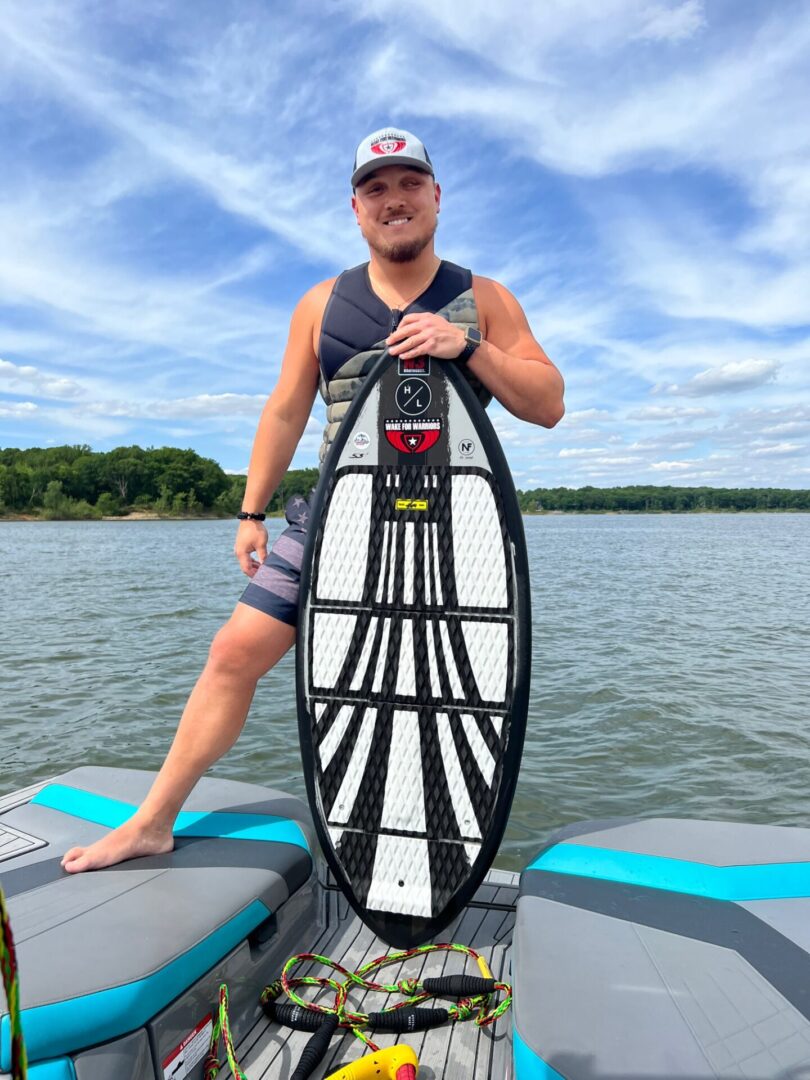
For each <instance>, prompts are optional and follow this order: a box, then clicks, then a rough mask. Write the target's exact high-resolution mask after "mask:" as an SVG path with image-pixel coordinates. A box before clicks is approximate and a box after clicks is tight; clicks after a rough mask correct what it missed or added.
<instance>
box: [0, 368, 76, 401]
mask: <svg viewBox="0 0 810 1080" xmlns="http://www.w3.org/2000/svg"><path fill="white" fill-rule="evenodd" d="M0 390H5V391H6V392H7V393H12V394H34V395H36V396H38V397H46V398H75V397H79V396H80V395H81V393H82V387H81V386H80V385H79V384H78V383H77V382H74V381H73V380H72V379H66V378H64V377H63V376H61V375H47V374H45V373H44V372H42V371H39V370H38V369H37V368H35V367H32V366H31V365H30V364H13V363H12V362H11V361H10V360H0Z"/></svg>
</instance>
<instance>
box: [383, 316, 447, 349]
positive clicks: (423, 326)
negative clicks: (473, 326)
mask: <svg viewBox="0 0 810 1080" xmlns="http://www.w3.org/2000/svg"><path fill="white" fill-rule="evenodd" d="M385 343H386V345H387V346H388V351H389V352H390V353H391V355H392V356H402V357H404V358H405V359H406V360H410V359H412V358H413V357H414V356H435V357H437V358H440V359H442V360H455V359H456V357H457V356H459V355H460V353H461V351H462V350H463V348H464V346H465V345H466V343H467V341H466V338H465V336H464V331H463V330H462V329H461V327H460V326H455V325H454V324H453V323H451V322H448V321H447V319H443V318H442V316H441V315H433V314H432V313H430V312H413V313H412V314H411V315H406V316H405V317H404V319H403V320H402V322H401V323H400V324H399V326H398V327H397V328H396V330H395V331H394V332H393V334H391V335H389V337H387V338H386V339H385Z"/></svg>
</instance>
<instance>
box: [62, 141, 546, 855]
mask: <svg viewBox="0 0 810 1080" xmlns="http://www.w3.org/2000/svg"><path fill="white" fill-rule="evenodd" d="M351 182H352V188H353V191H354V194H353V197H352V208H353V210H354V213H355V217H356V219H357V224H358V226H359V227H360V230H361V232H362V234H363V237H364V239H365V240H366V242H367V244H368V247H369V262H368V263H367V264H364V265H363V266H360V267H355V268H354V269H352V270H347V271H345V272H344V273H343V274H341V275H340V276H339V277H337V278H329V279H328V280H326V281H322V282H321V283H320V284H318V285H316V286H315V287H314V288H312V289H310V290H309V292H307V293H306V294H305V295H304V297H303V298H302V299H301V300H300V302H299V303H298V305H297V307H296V308H295V311H294V312H293V316H292V321H291V324H290V334H289V338H288V341H287V346H286V349H285V352H284V358H283V361H282V366H281V374H280V376H279V380H278V383H277V384H276V386H275V389H274V390H273V392H272V394H271V395H270V397H269V399H268V401H267V404H266V405H265V407H264V411H263V412H262V415H261V419H260V420H259V426H258V430H257V432H256V438H255V441H254V444H253V452H252V454H251V459H250V467H249V469H248V480H247V485H246V488H245V498H244V502H243V510H242V512H241V513H240V514H239V518H240V524H239V530H238V533H237V537H236V544H235V547H234V552H235V554H236V557H237V559H238V560H239V564H240V566H241V567H242V570H243V571H244V573H245V574H246V575H247V576H248V577H249V578H250V582H249V583H248V585H247V587H246V589H245V592H244V594H243V595H242V598H241V600H240V602H239V603H238V604H237V605H236V608H235V610H234V612H233V614H232V615H231V617H230V618H229V620H228V622H227V623H225V625H224V626H223V627H222V628H221V630H219V632H218V633H217V634H216V636H215V638H214V640H213V642H212V645H211V650H210V653H209V656H208V661H207V663H206V665H205V668H204V670H203V672H202V674H201V676H200V678H199V680H198V681H197V684H196V686H195V687H194V689H193V691H192V693H191V696H190V697H189V700H188V703H187V704H186V707H185V710H184V711H183V715H182V717H181V720H180V724H179V727H178V729H177V733H176V735H175V737H174V742H173V743H172V746H171V749H170V751H169V753H168V756H167V757H166V760H165V762H164V763H163V766H162V768H161V770H160V772H159V774H158V776H157V778H156V779H155V782H154V784H153V786H152V789H151V791H150V792H149V794H148V795H147V797H146V799H145V800H144V802H143V804H142V806H141V807H140V808H139V809H138V810H137V811H136V813H135V814H134V815H133V817H131V818H130V819H129V821H127V822H126V823H125V824H123V825H121V826H120V827H119V828H117V829H115V830H113V831H112V832H110V833H109V834H108V835H107V836H105V837H104V838H103V839H101V840H99V841H97V842H96V843H95V844H92V845H91V846H89V847H86V848H73V849H72V850H71V851H69V852H67V854H66V855H65V856H64V858H63V860H62V865H63V867H64V868H65V869H66V870H67V871H69V872H71V873H77V872H80V871H83V870H92V869H97V868H100V867H103V866H110V865H112V864H114V863H117V862H121V861H122V860H124V859H131V858H135V857H137V856H141V855H153V854H157V853H162V852H166V851H170V850H171V849H172V847H173V845H174V841H173V837H172V827H173V824H174V821H175V818H176V817H177V814H178V813H179V811H180V808H181V807H182V805H183V803H184V802H185V800H186V798H187V797H188V795H189V793H190V792H191V790H192V788H193V787H194V785H195V784H196V783H197V781H198V780H199V778H200V777H201V776H202V775H203V773H204V772H205V771H206V769H208V768H210V766H211V765H213V764H214V762H215V761H217V760H218V759H219V758H220V757H221V756H222V755H223V754H224V753H225V752H226V751H227V750H228V749H230V747H231V746H232V745H233V744H234V742H235V741H236V739H237V738H238V736H239V733H240V732H241V730H242V727H243V726H244V723H245V719H246V717H247V713H248V709H249V708H250V703H251V701H252V699H253V694H254V692H255V689H256V684H257V682H258V680H259V679H260V678H261V677H262V676H263V675H265V674H266V673H267V672H268V671H269V670H270V669H271V668H272V667H274V666H275V664H277V663H278V661H279V660H280V659H281V658H282V656H284V654H285V653H286V652H287V651H288V649H289V648H290V647H291V646H292V644H293V643H294V641H295V624H296V617H297V609H298V578H299V573H300V567H301V558H302V553H303V541H304V536H305V534H306V529H307V525H308V520H307V518H308V505H307V503H306V500H305V499H303V498H302V497H298V498H297V499H294V500H291V501H290V503H288V505H287V521H288V528H287V529H286V530H285V531H284V533H283V534H282V535H281V536H280V537H279V539H278V540H277V541H276V543H275V544H274V546H273V549H272V551H271V552H270V553H269V555H268V552H267V540H268V537H267V531H266V529H265V527H264V524H263V520H264V513H263V511H264V508H265V506H266V505H267V504H268V502H269V501H270V498H271V497H272V495H273V492H274V491H275V490H276V488H277V487H278V485H279V483H280V482H281V480H282V478H283V476H284V474H285V472H286V470H287V468H288V467H289V464H290V461H291V460H292V457H293V454H294V453H295V450H296V447H297V446H298V442H299V440H300V438H301V436H302V434H303V432H304V428H305V426H306V423H307V420H308V419H309V415H310V412H311V410H312V404H313V401H314V399H315V394H316V392H317V390H318V386H319V384H320V386H321V392H322V394H323V395H324V397H325V399H326V401H327V404H328V411H327V421H328V423H327V429H326V432H325V440H324V448H323V452H322V456H323V453H325V452H326V450H328V446H329V444H330V443H331V441H332V440H333V439H334V436H335V432H336V430H337V427H338V425H339V423H340V420H341V418H342V416H343V414H344V413H345V411H346V409H347V408H348V405H349V403H350V401H351V399H352V397H353V396H354V394H355V393H356V392H357V390H358V388H359V387H360V386H361V385H362V382H363V378H364V377H365V375H366V374H367V373H368V372H369V371H370V370H371V368H372V367H373V366H374V362H375V360H376V359H377V357H378V356H379V355H380V353H381V352H382V351H383V349H384V348H385V347H386V346H387V347H388V348H389V351H390V353H391V354H392V355H393V356H396V357H398V358H399V359H400V360H401V361H409V360H413V359H414V358H416V357H419V356H424V355H429V356H435V357H440V358H443V359H446V360H455V361H457V362H458V363H460V364H462V365H464V367H465V369H466V372H467V374H468V377H469V378H470V381H471V382H472V383H473V385H474V386H475V387H476V389H477V391H478V393H479V396H480V397H481V398H482V399H483V400H485V401H486V400H489V398H490V397H491V396H494V397H496V398H497V399H498V401H500V402H501V404H502V405H503V406H504V407H505V408H506V409H508V410H509V412H511V413H512V414H513V415H514V416H517V417H518V418H520V419H521V420H526V421H527V422H529V423H534V424H539V425H541V426H542V427H547V428H550V427H553V426H554V425H555V424H556V423H557V422H558V421H559V420H560V418H561V417H562V415H563V411H564V407H563V380H562V377H561V376H560V373H559V372H558V371H557V369H556V367H555V366H554V365H553V364H552V363H551V361H550V360H549V359H548V357H547V356H546V354H545V353H544V352H543V350H542V348H541V347H540V345H539V344H538V342H537V341H536V340H535V338H534V336H533V335H532V332H531V329H530V328H529V324H528V322H527V320H526V316H525V315H524V313H523V310H522V308H521V307H520V304H519V303H518V301H517V300H516V299H515V297H514V296H513V295H512V294H511V293H510V292H509V290H508V289H506V288H505V287H504V286H503V285H500V284H499V283H498V282H496V281H492V280H490V279H488V278H482V277H478V276H474V275H473V274H472V273H471V272H470V271H469V270H465V269H463V268H462V267H459V266H455V265H454V264H452V263H448V262H446V261H443V260H441V259H439V257H438V256H437V255H436V253H435V250H434V236H435V232H436V226H437V223H438V214H439V210H440V204H441V189H440V187H439V184H438V183H436V181H435V179H434V175H433V165H432V163H431V161H430V157H429V156H428V153H427V151H426V150H425V147H424V146H423V144H422V143H421V142H420V141H419V139H417V138H416V137H415V136H414V135H412V134H411V133H410V132H407V131H404V130H402V129H400V128H385V129H382V130H380V131H377V132H374V133H373V134H372V135H369V136H368V138H366V139H364V140H363V142H362V143H361V144H360V146H359V147H358V150H357V154H356V156H355V165H354V170H353V173H352V178H351Z"/></svg>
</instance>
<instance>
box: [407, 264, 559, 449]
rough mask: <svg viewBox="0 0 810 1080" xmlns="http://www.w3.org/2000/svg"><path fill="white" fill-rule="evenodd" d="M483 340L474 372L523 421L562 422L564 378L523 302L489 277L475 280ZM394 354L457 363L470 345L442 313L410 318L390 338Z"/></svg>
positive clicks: (472, 362)
mask: <svg viewBox="0 0 810 1080" xmlns="http://www.w3.org/2000/svg"><path fill="white" fill-rule="evenodd" d="M473 291H474V294H475V301H476V306H477V308H478V319H479V326H480V329H481V333H482V335H483V341H482V342H481V344H480V345H479V346H478V348H477V349H476V350H475V352H474V353H473V354H472V356H471V357H470V359H469V361H468V365H467V366H468V367H469V369H470V372H471V374H473V375H475V377H476V378H477V379H479V380H480V382H482V383H483V384H484V386H485V387H486V388H487V390H489V391H490V392H491V393H492V394H493V395H494V397H496V398H497V399H498V401H500V403H501V404H502V405H503V406H504V408H506V409H508V410H509V412H511V413H512V414H513V415H514V416H517V417H519V419H521V420H527V421H528V422H529V423H532V424H540V425H542V427H547V428H551V427H554V425H555V424H556V423H557V422H558V421H559V420H561V419H562V417H563V414H564V412H565V406H564V405H563V390H564V384H563V379H562V375H560V373H559V371H558V370H557V368H556V367H555V366H554V364H552V362H551V361H550V360H549V358H548V357H547V356H546V354H545V353H544V352H543V349H542V348H541V346H540V344H539V343H538V342H537V341H536V340H535V338H534V335H533V334H532V332H531V329H530V327H529V323H528V320H527V319H526V316H525V314H524V312H523V309H522V308H521V306H520V304H519V303H518V301H517V300H516V299H515V297H514V296H513V295H512V293H510V292H509V290H508V289H507V288H505V287H504V286H503V285H500V284H499V283H498V282H497V281H491V280H490V279H489V278H480V277H476V278H474V279H473ZM387 343H388V345H389V351H390V352H391V354H392V355H393V356H404V357H408V358H411V357H415V356H424V355H425V354H427V355H429V356H436V357H441V358H443V359H445V360H454V359H455V358H456V357H457V356H458V355H459V354H460V353H461V352H462V350H463V349H464V346H465V344H466V341H465V338H464V331H463V330H462V329H461V327H459V326H456V325H454V324H453V323H450V322H448V321H447V320H446V319H443V318H442V317H441V315H433V314H429V313H414V314H411V315H406V316H405V317H404V318H403V319H402V322H401V323H400V324H399V326H398V327H397V329H396V330H395V331H394V333H393V334H391V335H390V337H389V338H388V339H387Z"/></svg>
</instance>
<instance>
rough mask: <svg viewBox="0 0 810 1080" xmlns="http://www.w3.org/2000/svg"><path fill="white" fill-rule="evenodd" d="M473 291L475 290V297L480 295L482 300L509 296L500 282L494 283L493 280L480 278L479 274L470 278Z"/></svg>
mask: <svg viewBox="0 0 810 1080" xmlns="http://www.w3.org/2000/svg"><path fill="white" fill-rule="evenodd" d="M472 284H473V289H475V292H476V295H478V294H479V293H480V295H481V297H482V298H492V299H496V298H497V297H499V296H501V297H502V296H503V295H504V294H506V295H508V296H511V295H512V294H511V293H510V292H509V290H508V289H507V287H506V286H505V285H502V284H501V283H500V281H496V280H495V279H494V278H488V277H482V276H481V275H480V274H473V276H472Z"/></svg>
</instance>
